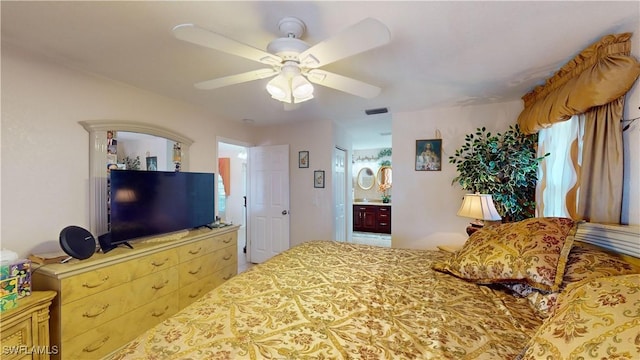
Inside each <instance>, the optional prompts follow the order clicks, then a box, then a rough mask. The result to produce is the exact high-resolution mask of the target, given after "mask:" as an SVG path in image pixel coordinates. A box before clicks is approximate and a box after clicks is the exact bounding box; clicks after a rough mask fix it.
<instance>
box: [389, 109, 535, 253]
mask: <svg viewBox="0 0 640 360" xmlns="http://www.w3.org/2000/svg"><path fill="white" fill-rule="evenodd" d="M521 109H522V105H521V102H520V101H514V102H508V103H500V104H492V105H482V106H466V107H456V108H441V109H435V110H426V111H418V112H411V113H399V114H394V116H393V124H392V131H393V201H392V204H393V211H392V213H391V214H392V220H391V223H392V240H391V242H392V246H393V247H409V248H425V249H430V248H435V247H436V245H439V244H455V243H461V242H464V240H465V238H466V233H465V228H466V226H467V224H468V222H469V221H468V220H467V219H464V218H460V217H457V216H456V212H457V211H458V208H459V207H460V204H461V201H462V196H463V195H464V193H465V192H464V191H463V190H462V189H461V188H460V186H459V185H455V186H452V185H451V180H452V179H453V178H454V177H455V176H456V175H457V173H456V169H455V166H454V165H452V164H449V162H448V158H449V156H451V155H453V153H454V152H455V150H456V149H458V148H459V147H460V146H462V144H463V142H464V136H465V135H466V134H468V133H470V132H472V131H474V130H475V129H476V128H478V127H482V126H485V127H487V129H489V130H491V131H492V132H496V131H504V130H506V129H507V128H508V126H509V125H510V124H513V123H515V120H516V119H517V117H518V114H519V113H520V111H521ZM438 134H440V135H441V138H442V170H441V171H416V170H415V164H414V161H415V160H414V159H415V152H416V149H415V146H416V143H415V141H416V140H422V139H436V138H438V136H437V135H438Z"/></svg>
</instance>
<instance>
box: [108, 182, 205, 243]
mask: <svg viewBox="0 0 640 360" xmlns="http://www.w3.org/2000/svg"><path fill="white" fill-rule="evenodd" d="M110 178H111V180H110V191H111V194H110V201H111V212H110V232H109V233H108V234H105V235H106V236H105V237H104V238H103V241H102V242H105V246H106V247H108V249H104V248H103V252H106V251H108V250H110V249H111V248H113V247H116V246H118V245H120V244H127V245H128V246H130V245H129V244H128V243H127V241H129V240H132V239H136V238H141V237H146V236H152V235H158V234H165V233H170V232H174V231H178V230H184V229H192V228H197V227H201V226H208V225H211V224H212V223H213V222H214V220H215V214H214V210H215V208H214V207H215V198H214V184H215V175H214V174H213V173H196V172H168V171H138V170H112V171H111V172H110ZM102 242H101V244H100V245H101V247H103V244H102ZM107 243H108V245H107Z"/></svg>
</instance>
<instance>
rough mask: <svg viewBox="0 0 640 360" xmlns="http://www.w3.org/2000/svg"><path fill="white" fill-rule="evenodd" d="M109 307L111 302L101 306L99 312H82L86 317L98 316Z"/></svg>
mask: <svg viewBox="0 0 640 360" xmlns="http://www.w3.org/2000/svg"><path fill="white" fill-rule="evenodd" d="M108 308H109V304H104V305H103V306H102V308H101V309H100V310H98V312H96V313H93V314H91V313H89V312H85V313H84V314H82V316H84V317H88V318H94V317H96V316H98V315H100V314H102V313H103V312H105V311H107V309H108Z"/></svg>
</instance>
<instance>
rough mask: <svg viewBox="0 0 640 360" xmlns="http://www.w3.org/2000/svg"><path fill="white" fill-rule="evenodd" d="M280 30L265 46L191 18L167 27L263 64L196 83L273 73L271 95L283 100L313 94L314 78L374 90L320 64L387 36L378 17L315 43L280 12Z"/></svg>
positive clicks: (357, 90) (210, 85)
mask: <svg viewBox="0 0 640 360" xmlns="http://www.w3.org/2000/svg"><path fill="white" fill-rule="evenodd" d="M278 29H279V31H280V33H281V34H282V37H281V38H277V39H275V40H273V41H271V42H270V43H269V45H268V46H267V51H263V50H260V49H257V48H254V47H252V46H249V45H246V44H243V43H240V42H238V41H236V40H233V39H230V38H228V37H226V36H224V35H220V34H218V33H215V32H213V31H210V30H207V29H204V28H201V27H199V26H197V25H195V24H182V25H178V26H176V27H174V28H173V34H174V36H175V37H176V38H178V39H180V40H183V41H187V42H190V43H193V44H197V45H201V46H204V47H208V48H211V49H215V50H219V51H222V52H225V53H229V54H232V55H236V56H240V57H243V58H246V59H249V60H253V61H257V62H259V63H262V64H265V65H268V66H269V67H267V68H262V69H258V70H253V71H249V72H245V73H241V74H236V75H230V76H225V77H222V78H217V79H212V80H207V81H202V82H198V83H196V84H194V85H195V87H196V88H198V89H203V90H210V89H217V88H221V87H223V86H228V85H234V84H239V83H243V82H248V81H253V80H259V79H266V78H268V77H271V76H275V77H274V78H273V79H272V80H270V81H269V83H268V84H267V91H268V92H269V94H271V96H272V97H273V98H274V99H276V100H279V101H282V102H285V103H289V104H291V103H300V102H303V101H306V100H309V99H311V98H313V90H314V89H313V85H312V84H311V83H314V84H318V85H322V86H326V87H329V88H332V89H336V90H340V91H343V92H346V93H349V94H353V95H356V96H360V97H363V98H373V97H375V96H377V95H378V94H379V93H380V91H381V89H380V88H379V87H377V86H374V85H371V84H367V83H365V82H362V81H359V80H355V79H352V78H349V77H345V76H342V75H338V74H335V73H332V72H329V71H326V70H322V69H320V67H322V66H324V65H327V64H330V63H332V62H335V61H338V60H341V59H344V58H346V57H349V56H353V55H356V54H359V53H361V52H364V51H367V50H370V49H373V48H376V47H379V46H382V45H384V44H386V43H388V42H389V41H390V38H391V35H390V32H389V29H387V27H386V26H385V25H384V24H383V23H381V22H380V21H378V20H376V19H373V18H366V19H364V20H362V21H360V22H358V23H356V24H354V25H352V26H350V27H348V28H346V29H345V30H343V31H342V32H340V33H338V34H337V35H335V36H333V37H331V38H329V39H326V40H324V41H322V42H320V43H318V44H316V45H313V46H311V45H309V44H307V43H306V42H304V41H302V40H300V37H301V36H302V34H303V33H304V31H305V30H306V26H305V24H304V23H303V22H302V21H301V20H300V19H297V18H294V17H285V18H283V19H282V20H280V22H279V23H278Z"/></svg>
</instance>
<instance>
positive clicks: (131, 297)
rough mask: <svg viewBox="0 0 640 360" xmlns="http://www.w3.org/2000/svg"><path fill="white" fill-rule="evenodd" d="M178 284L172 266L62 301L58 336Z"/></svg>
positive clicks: (119, 312) (81, 329)
mask: <svg viewBox="0 0 640 360" xmlns="http://www.w3.org/2000/svg"><path fill="white" fill-rule="evenodd" d="M178 284H179V283H178V270H177V269H176V268H175V267H173V268H171V269H168V270H166V271H163V272H159V273H155V274H151V275H147V276H144V277H141V278H139V279H136V280H134V281H133V282H131V283H128V284H123V285H120V286H116V287H114V288H112V289H109V290H106V291H103V292H101V293H98V294H94V295H91V296H88V297H86V298H84V299H80V300H78V301H74V302H72V303H68V304H64V305H63V306H62V309H61V314H62V321H61V326H62V339H63V340H66V339H70V338H73V337H75V336H77V335H80V334H82V333H84V332H86V331H88V330H90V329H93V328H95V327H98V326H101V324H104V323H105V322H107V321H109V320H112V319H115V318H117V317H119V316H121V315H122V314H123V313H125V312H128V311H131V310H134V309H137V308H139V307H141V306H143V305H144V304H147V303H149V302H151V301H153V300H154V299H156V298H158V297H159V296H163V295H166V294H169V293H171V292H174V291H176V290H177V289H178ZM136 311H137V310H136Z"/></svg>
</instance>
